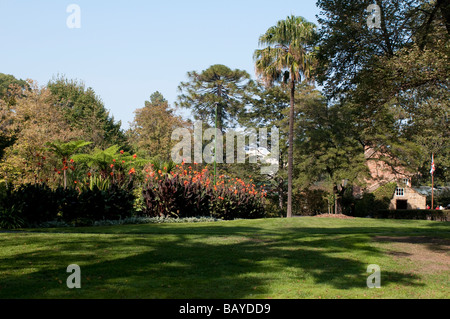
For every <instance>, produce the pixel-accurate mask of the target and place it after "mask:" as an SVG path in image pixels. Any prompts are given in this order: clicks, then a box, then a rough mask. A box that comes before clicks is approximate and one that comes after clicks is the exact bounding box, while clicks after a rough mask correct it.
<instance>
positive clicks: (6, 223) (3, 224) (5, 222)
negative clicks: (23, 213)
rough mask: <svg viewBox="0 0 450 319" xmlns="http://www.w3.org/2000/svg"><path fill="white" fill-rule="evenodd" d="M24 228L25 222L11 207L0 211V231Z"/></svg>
mask: <svg viewBox="0 0 450 319" xmlns="http://www.w3.org/2000/svg"><path fill="white" fill-rule="evenodd" d="M23 226H25V221H24V220H23V219H22V218H21V217H20V215H19V211H18V210H17V209H16V207H15V206H14V205H13V206H11V207H3V208H1V209H0V229H16V228H22V227H23Z"/></svg>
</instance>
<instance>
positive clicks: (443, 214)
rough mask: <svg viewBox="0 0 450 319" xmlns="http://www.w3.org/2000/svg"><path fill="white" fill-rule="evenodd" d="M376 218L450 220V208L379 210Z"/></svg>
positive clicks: (375, 215)
mask: <svg viewBox="0 0 450 319" xmlns="http://www.w3.org/2000/svg"><path fill="white" fill-rule="evenodd" d="M373 217H374V218H383V219H422V220H435V221H450V210H430V209H410V210H387V209H384V210H378V211H377V212H375V213H374V214H373Z"/></svg>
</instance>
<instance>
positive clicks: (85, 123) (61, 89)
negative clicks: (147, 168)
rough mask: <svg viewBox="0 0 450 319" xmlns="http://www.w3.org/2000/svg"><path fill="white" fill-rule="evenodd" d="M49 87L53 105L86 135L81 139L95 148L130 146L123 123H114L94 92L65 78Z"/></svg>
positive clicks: (59, 79)
mask: <svg viewBox="0 0 450 319" xmlns="http://www.w3.org/2000/svg"><path fill="white" fill-rule="evenodd" d="M47 87H48V89H49V90H50V92H51V93H52V99H51V100H52V103H53V104H54V105H55V106H57V107H59V108H60V109H61V110H62V111H63V112H64V114H65V117H66V119H67V120H68V121H69V123H71V125H72V126H73V127H74V128H77V129H81V130H82V131H83V134H82V136H80V138H81V139H84V140H88V141H91V142H92V145H91V148H95V147H100V148H102V147H103V148H105V147H109V146H111V145H113V144H119V145H122V147H125V146H126V145H125V144H126V137H125V134H124V133H123V132H122V130H121V123H120V121H119V122H117V123H116V122H115V121H114V118H113V117H112V116H110V114H109V112H108V111H107V110H106V108H105V106H104V104H103V102H102V101H101V100H100V98H99V97H98V96H97V95H96V93H95V91H94V90H93V89H92V88H90V87H89V88H86V87H85V85H84V83H82V82H79V81H77V80H69V79H67V78H65V77H63V76H59V77H57V78H55V79H53V80H52V81H50V82H49V83H48V84H47Z"/></svg>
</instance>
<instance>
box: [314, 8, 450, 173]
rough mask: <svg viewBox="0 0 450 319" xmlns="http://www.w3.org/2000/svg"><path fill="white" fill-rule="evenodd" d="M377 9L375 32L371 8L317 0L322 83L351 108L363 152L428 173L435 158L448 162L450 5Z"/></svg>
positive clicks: (329, 94)
mask: <svg viewBox="0 0 450 319" xmlns="http://www.w3.org/2000/svg"><path fill="white" fill-rule="evenodd" d="M376 4H377V5H379V7H380V15H381V16H380V18H381V27H380V28H379V29H370V28H369V27H368V26H367V15H368V13H367V12H366V7H367V3H365V2H357V3H354V2H348V1H344V0H336V1H334V0H333V1H331V0H319V1H318V6H319V8H320V9H321V17H320V18H319V23H320V24H321V25H322V27H321V29H320V35H321V40H320V42H319V48H320V49H319V52H318V55H317V56H318V60H319V65H318V68H317V73H318V80H319V83H320V84H322V85H323V86H324V92H325V93H326V95H327V97H328V98H329V99H331V100H332V101H334V102H336V103H340V104H346V105H352V107H353V108H354V112H353V113H354V114H356V115H357V116H355V117H354V126H355V127H357V128H358V136H357V137H356V138H357V139H358V140H359V141H360V143H361V144H362V145H363V146H365V147H370V148H372V149H374V150H381V151H382V153H386V154H389V155H390V158H395V159H398V160H400V162H401V164H402V165H403V166H404V167H406V168H409V169H411V170H416V171H418V170H419V171H422V172H423V173H424V172H425V171H426V168H428V170H429V166H430V161H431V153H432V152H434V151H438V152H439V153H440V155H441V156H440V161H441V163H440V164H441V165H445V163H448V162H449V159H448V152H446V151H445V150H446V149H448V144H446V142H445V141H447V140H448V132H449V129H448V127H449V121H448V115H446V114H447V113H448V110H449V102H448V101H449V95H448V94H449V93H448V92H449V83H448V74H449V71H450V69H449V66H450V64H449V62H448V52H449V48H450V46H449V43H450V41H449V29H448V12H449V11H448V9H449V6H448V4H446V3H445V2H444V1H424V0H409V1H404V0H389V1H376ZM436 137H437V138H436ZM436 142H438V143H436ZM386 158H389V157H386ZM444 171H445V170H441V171H439V172H437V173H438V174H444ZM446 174H447V175H448V172H447V173H446ZM441 177H442V178H443V179H444V180H445V177H444V176H443V175H441Z"/></svg>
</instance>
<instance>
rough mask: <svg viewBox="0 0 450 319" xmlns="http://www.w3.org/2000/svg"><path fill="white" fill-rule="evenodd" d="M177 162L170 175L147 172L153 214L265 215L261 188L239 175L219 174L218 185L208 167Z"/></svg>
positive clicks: (147, 200) (148, 207)
mask: <svg viewBox="0 0 450 319" xmlns="http://www.w3.org/2000/svg"><path fill="white" fill-rule="evenodd" d="M196 166H197V165H194V166H186V165H185V164H184V163H183V164H181V165H176V167H175V168H174V169H173V170H172V172H171V173H170V174H168V173H166V174H164V173H163V171H162V170H153V171H150V172H148V174H147V179H146V183H147V184H146V187H145V188H144V190H143V197H144V201H145V206H146V209H145V213H146V214H147V215H149V216H152V217H168V216H172V217H197V216H212V217H215V218H221V219H234V218H260V217H263V216H264V198H265V196H266V192H265V191H264V189H263V188H262V187H260V188H259V189H257V187H256V186H255V185H254V184H252V183H246V182H244V181H243V180H241V179H239V178H227V177H225V176H223V175H221V176H219V177H218V181H217V184H214V183H213V182H212V181H213V180H214V177H213V176H212V173H211V172H209V170H208V168H203V169H201V170H200V168H197V167H196Z"/></svg>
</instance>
